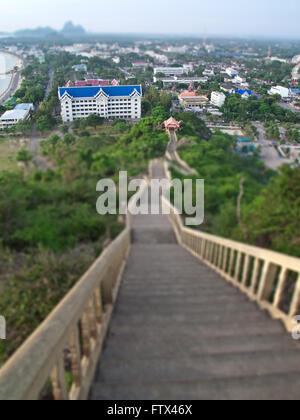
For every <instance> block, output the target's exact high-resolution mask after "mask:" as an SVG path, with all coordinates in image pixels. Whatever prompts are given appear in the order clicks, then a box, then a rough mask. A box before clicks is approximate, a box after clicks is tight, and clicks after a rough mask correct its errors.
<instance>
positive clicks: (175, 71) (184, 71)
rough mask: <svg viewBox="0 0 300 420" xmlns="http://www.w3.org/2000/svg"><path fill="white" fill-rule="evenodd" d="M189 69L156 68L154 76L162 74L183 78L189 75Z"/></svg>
mask: <svg viewBox="0 0 300 420" xmlns="http://www.w3.org/2000/svg"><path fill="white" fill-rule="evenodd" d="M189 71H190V69H189V67H155V69H154V74H158V73H162V74H164V75H165V76H182V75H183V74H188V73H189Z"/></svg>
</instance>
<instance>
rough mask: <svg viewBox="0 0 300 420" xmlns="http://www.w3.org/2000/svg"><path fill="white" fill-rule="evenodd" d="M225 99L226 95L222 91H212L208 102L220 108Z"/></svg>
mask: <svg viewBox="0 0 300 420" xmlns="http://www.w3.org/2000/svg"><path fill="white" fill-rule="evenodd" d="M225 101H226V95H225V94H224V93H222V92H212V93H211V98H210V102H211V104H212V105H214V106H216V107H217V108H221V106H223V105H224V103H225Z"/></svg>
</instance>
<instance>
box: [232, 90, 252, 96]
mask: <svg viewBox="0 0 300 420" xmlns="http://www.w3.org/2000/svg"><path fill="white" fill-rule="evenodd" d="M235 93H238V94H239V95H245V93H248V95H252V90H248V89H247V90H246V89H237V90H236V91H235Z"/></svg>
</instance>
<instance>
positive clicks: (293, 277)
mask: <svg viewBox="0 0 300 420" xmlns="http://www.w3.org/2000/svg"><path fill="white" fill-rule="evenodd" d="M162 202H163V207H164V209H165V211H170V219H171V221H172V224H173V227H174V229H175V232H176V235H177V239H178V242H179V243H180V244H181V245H182V246H183V247H185V248H186V249H187V250H188V251H190V252H191V253H193V254H194V255H195V256H196V257H197V258H199V259H200V260H201V261H203V262H204V263H206V264H207V265H209V266H210V267H212V268H213V269H214V270H215V271H217V272H218V273H219V274H220V275H221V276H223V277H224V278H225V279H226V280H228V281H229V282H230V283H232V284H233V285H234V286H236V287H238V288H239V289H240V290H241V291H242V292H244V293H246V294H247V295H248V297H249V298H250V299H251V300H253V301H256V302H257V303H258V305H259V306H260V307H261V308H262V309H267V310H268V311H269V312H270V314H271V316H272V317H273V318H275V319H280V320H282V321H283V323H284V324H285V326H286V328H287V330H288V331H291V330H292V329H293V328H294V327H295V322H294V317H295V316H296V315H300V259H299V258H294V257H290V256H288V255H284V254H279V253H277V252H273V251H269V250H267V249H262V248H257V247H254V246H249V245H246V244H243V243H239V242H235V241H232V240H228V239H223V238H220V237H217V236H213V235H209V234H207V233H203V232H200V231H196V230H193V229H189V228H186V227H185V226H184V225H183V222H182V219H181V216H180V215H178V214H177V213H176V211H175V208H174V207H173V206H172V205H171V204H170V202H169V201H167V200H166V199H165V198H164V197H163V198H162ZM245 316H247V314H245ZM245 328H246V330H245V333H247V327H245Z"/></svg>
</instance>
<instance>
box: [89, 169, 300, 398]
mask: <svg viewBox="0 0 300 420" xmlns="http://www.w3.org/2000/svg"><path fill="white" fill-rule="evenodd" d="M154 172H155V175H154V176H158V175H160V174H161V173H162V172H161V169H160V168H159V166H157V167H155V168H154ZM299 360H300V351H299V347H297V345H296V343H295V342H293V341H292V339H291V337H290V336H288V335H287V334H286V332H285V331H284V329H283V327H282V325H281V324H280V323H279V322H276V321H273V320H271V319H270V318H269V316H268V315H267V313H265V312H262V311H260V310H259V309H258V307H257V306H256V305H255V304H254V303H250V302H249V301H248V300H247V298H246V297H245V296H244V295H243V294H242V293H240V292H239V291H237V290H236V289H235V288H234V287H233V286H231V285H230V284H229V283H227V282H226V281H225V280H223V279H222V278H221V277H220V276H218V275H217V274H216V273H215V272H214V271H213V270H212V269H210V268H209V267H207V266H206V265H204V264H202V263H201V262H200V261H199V260H197V259H196V258H194V257H193V256H192V255H191V254H190V253H188V252H187V251H186V250H184V249H183V248H182V247H180V246H179V245H178V244H177V243H176V240H175V236H174V233H173V230H172V227H171V225H170V223H169V220H168V218H167V217H166V216H136V217H134V218H133V245H132V248H131V252H130V256H129V260H128V264H127V268H126V270H125V273H124V277H123V283H122V286H121V289H120V294H119V298H118V301H117V304H116V308H115V312H114V316H113V320H112V324H111V327H110V332H109V335H108V338H107V340H106V345H105V348H104V352H103V354H102V357H101V360H100V362H99V366H98V370H97V374H96V377H95V382H94V384H93V386H92V390H91V399H93V400H141V399H145V400H151V399H154V400H159V399H160V400H165V399H167V400H172V399H175V400H190V399H192V400H199V399H200V400H201V399H210V400H211V399H226V400H232V399H297V400H298V399H299V396H300V363H299Z"/></svg>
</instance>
